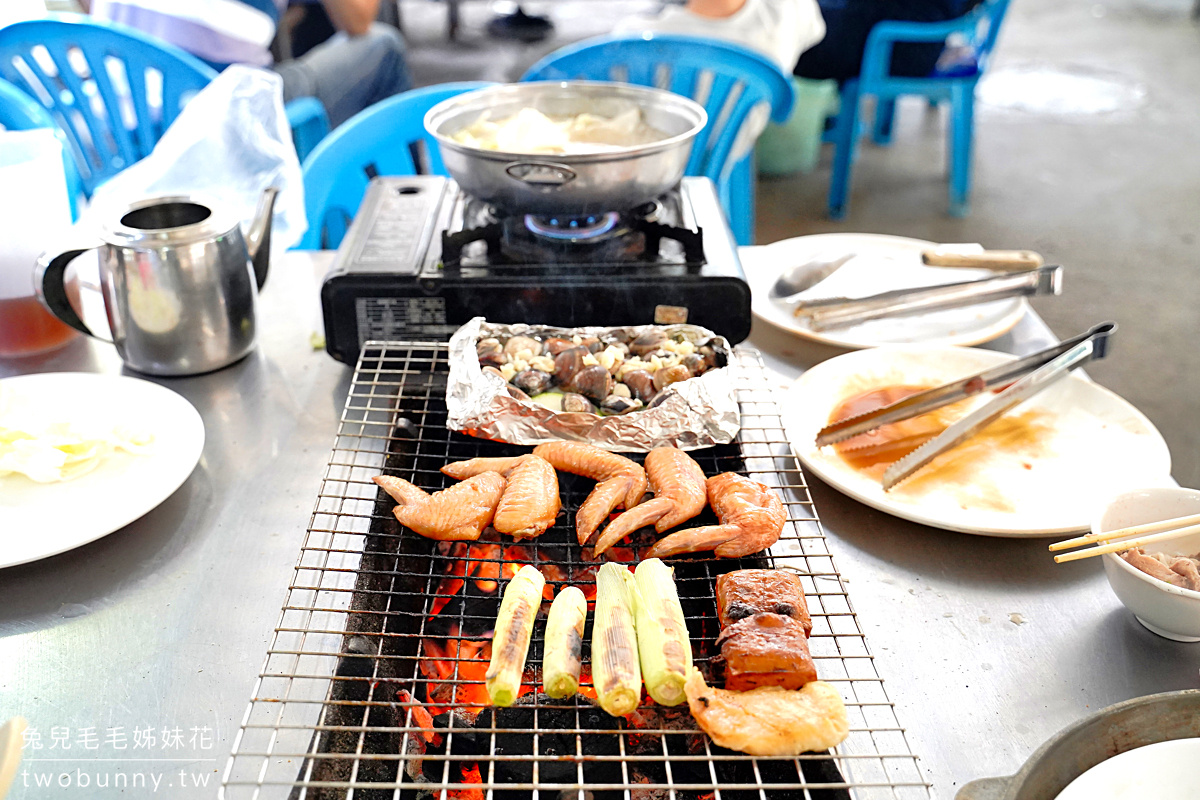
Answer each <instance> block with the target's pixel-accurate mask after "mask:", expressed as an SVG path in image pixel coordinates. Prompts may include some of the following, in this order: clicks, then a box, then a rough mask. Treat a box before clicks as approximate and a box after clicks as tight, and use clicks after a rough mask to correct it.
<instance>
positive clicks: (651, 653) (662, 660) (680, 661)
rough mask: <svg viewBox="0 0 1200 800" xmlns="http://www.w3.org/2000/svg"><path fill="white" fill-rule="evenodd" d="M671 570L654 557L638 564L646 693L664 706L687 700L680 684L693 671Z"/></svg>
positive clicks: (640, 641)
mask: <svg viewBox="0 0 1200 800" xmlns="http://www.w3.org/2000/svg"><path fill="white" fill-rule="evenodd" d="M673 573H674V570H672V569H671V568H670V567H668V566H667V565H666V564H664V563H663V562H662V561H661V560H659V559H657V558H648V559H646V560H645V561H643V562H641V563H640V564H638V565H637V569H636V570H635V571H634V578H635V580H636V581H637V588H638V603H637V636H638V653H639V654H640V657H641V665H642V676H643V677H644V679H645V681H646V693H647V694H649V695H650V696H651V697H653V698H654V700H655V701H656V702H658V703H661V704H662V705H664V706H677V705H679V704H680V703H682V702H683V701H684V700H686V699H687V694H686V693H685V692H684V690H683V685H684V684H685V683H686V682H687V678H688V675H689V674H690V673H691V670H692V640H691V639H690V638H689V637H688V630H687V623H686V622H684V619H683V606H681V605H680V604H679V593H678V592H677V591H676V590H675V578H674V574H673Z"/></svg>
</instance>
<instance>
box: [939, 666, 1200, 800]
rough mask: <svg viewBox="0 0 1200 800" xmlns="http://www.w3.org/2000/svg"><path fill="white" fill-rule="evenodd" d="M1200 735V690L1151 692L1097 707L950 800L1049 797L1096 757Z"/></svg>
mask: <svg viewBox="0 0 1200 800" xmlns="http://www.w3.org/2000/svg"><path fill="white" fill-rule="evenodd" d="M1197 736H1200V691H1197V690H1195V689H1188V690H1185V691H1181V692H1166V693H1164V694H1152V695H1149V696H1148V697H1135V698H1134V699H1132V700H1126V701H1125V702H1124V703H1117V704H1116V705H1114V706H1109V707H1108V708H1105V709H1102V710H1100V711H1097V712H1096V713H1095V714H1092V715H1091V716H1089V717H1086V718H1084V719H1081V720H1080V721H1079V722H1076V723H1075V724H1074V725H1072V726H1070V727H1068V728H1066V729H1065V730H1063V731H1062V732H1061V733H1059V734H1058V735H1056V736H1055V737H1054V738H1053V739H1051V740H1050V741H1048V742H1046V743H1045V744H1044V745H1042V746H1041V747H1040V748H1038V751H1037V752H1036V753H1034V754H1033V755H1032V756H1030V757H1029V760H1028V761H1026V762H1025V766H1023V767H1021V771H1020V772H1018V773H1017V774H1016V775H1010V776H1008V777H1006V778H983V779H982V780H977V781H971V782H970V783H968V784H967V785H966V786H963V787H962V788H961V789H959V790H958V794H956V795H955V800H1054V798H1056V797H1057V796H1058V795H1059V793H1060V792H1061V791H1062V790H1063V789H1065V788H1067V785H1068V784H1069V783H1070V782H1071V781H1073V780H1075V779H1076V778H1078V777H1079V776H1080V775H1082V774H1083V773H1085V772H1087V771H1088V770H1089V769H1091V768H1092V767H1094V766H1096V765H1097V764H1099V763H1100V762H1101V761H1105V760H1107V759H1110V758H1112V757H1113V756H1115V755H1117V754H1119V753H1124V752H1125V751H1127V750H1133V749H1135V748H1138V747H1143V746H1145V745H1148V744H1157V743H1158V742H1167V741H1171V740H1173V739H1188V738H1192V737H1197Z"/></svg>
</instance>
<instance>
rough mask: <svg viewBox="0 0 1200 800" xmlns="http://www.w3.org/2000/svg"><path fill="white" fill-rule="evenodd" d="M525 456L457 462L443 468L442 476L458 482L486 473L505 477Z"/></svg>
mask: <svg viewBox="0 0 1200 800" xmlns="http://www.w3.org/2000/svg"><path fill="white" fill-rule="evenodd" d="M522 458H525V456H503V457H501V458H472V459H470V460H468V461H455V462H453V463H451V464H447V465H446V466H444V467H442V474H443V475H449V476H450V477H451V478H454V480H456V481H465V480H466V479H467V478H474V477H475V476H476V475H482V474H483V473H485V472H499V473H500V474H501V475H503V474H504V473H505V472H507V471H508V470H510V469H512V468H513V467H514V466H516V463H517V462H518V461H520V460H521V459H522Z"/></svg>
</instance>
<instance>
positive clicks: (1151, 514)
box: [1092, 487, 1200, 642]
mask: <svg viewBox="0 0 1200 800" xmlns="http://www.w3.org/2000/svg"><path fill="white" fill-rule="evenodd" d="M1189 514H1200V491H1197V490H1195V489H1180V488H1175V487H1169V488H1156V489H1138V490H1136V491H1132V492H1126V493H1125V494H1122V495H1118V496H1117V498H1116V499H1114V500H1113V501H1112V502H1111V503H1109V504H1108V506H1106V507H1105V509H1104V510H1103V511H1102V512H1101V513H1100V515H1099V516H1098V517H1097V518H1096V520H1095V521H1094V522H1093V523H1092V531H1093V532H1095V533H1099V532H1101V531H1111V530H1115V529H1117V528H1125V527H1128V526H1130V525H1142V524H1145V523H1148V522H1157V521H1159V520H1164V519H1171V518H1173V517H1182V516H1186V515H1189ZM1147 549H1148V550H1150V551H1152V552H1153V551H1157V552H1163V553H1168V554H1174V555H1194V554H1195V553H1197V552H1200V533H1196V534H1192V535H1190V536H1184V537H1181V538H1179V539H1170V540H1168V541H1166V542H1163V543H1162V544H1160V545H1150V546H1149V547H1148V548H1147ZM1102 558H1103V559H1104V572H1105V574H1106V575H1108V583H1109V585H1110V586H1112V590H1113V591H1114V592H1116V594H1117V597H1118V598H1120V600H1121V602H1122V603H1124V604H1125V607H1126V608H1128V609H1129V610H1130V611H1132V612H1133V615H1134V616H1135V617H1137V621H1138V622H1140V623H1142V624H1143V625H1145V626H1146V627H1147V628H1148V629H1150V630H1151V631H1153V632H1154V633H1157V634H1158V635H1159V636H1164V637H1166V638H1168V639H1174V640H1175V641H1177V642H1200V592H1193V591H1190V590H1188V589H1181V588H1179V587H1178V586H1172V585H1171V584H1169V583H1166V582H1165V581H1160V580H1159V579H1158V578H1152V577H1150V576H1149V575H1147V574H1146V573H1144V572H1142V571H1141V570H1140V569H1136V568H1134V567H1132V566H1130V565H1129V564H1128V563H1127V562H1126V561H1125V559H1123V558H1121V557H1120V556H1118V555H1117V554H1116V553H1109V554H1108V555H1105V556H1102Z"/></svg>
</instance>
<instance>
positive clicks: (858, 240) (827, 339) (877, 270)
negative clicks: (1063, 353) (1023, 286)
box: [738, 233, 1029, 350]
mask: <svg viewBox="0 0 1200 800" xmlns="http://www.w3.org/2000/svg"><path fill="white" fill-rule="evenodd" d="M937 246H938V245H936V244H935V243H933V242H926V241H923V240H921V239H909V238H906V237H903V236H885V235H882V234H873V233H821V234H816V235H813V236H797V237H795V238H793V239H784V240H782V241H779V242H775V243H773V244H768V245H761V246H757V247H740V248H738V258H739V259H740V260H741V262H742V266H743V268H744V270H745V273H746V279H747V281H748V282H749V283H750V309H751V311H752V313H753V314H754V316H755V318H757V319H759V320H761V321H763V322H767V323H769V324H771V325H774V326H776V327H778V328H782V329H783V330H785V331H788V332H789V333H792V334H793V335H795V336H799V337H801V338H803V339H811V340H812V341H816V342H821V343H823V344H829V345H833V346H835V347H844V348H848V349H852V350H857V349H861V348H866V347H876V346H878V345H885V344H909V343H921V344H939V345H974V344H982V343H983V342H989V341H991V340H992V339H995V338H997V337H999V336H1003V335H1004V334H1005V333H1007V332H1008V331H1010V330H1012V328H1013V326H1015V325H1016V324H1017V323H1018V322H1020V321H1021V317H1023V316H1025V311H1026V309H1027V308H1028V307H1029V306H1028V303H1027V302H1026V301H1025V298H1023V297H1010V298H1006V299H1004V300H993V301H991V302H989V303H980V304H978V305H974V306H968V307H965V308H949V309H945V310H943V311H934V312H930V313H928V314H922V315H920V316H908V317H893V318H891V319H886V318H885V319H876V320H870V321H868V322H864V323H861V324H859V325H852V326H850V327H846V328H839V329H835V330H829V331H814V330H811V329H809V328H808V327H806V326H804V325H803V324H801V323H800V322H799V321H798V320H797V319H796V317H795V316H794V315H793V314H792V311H791V309H790V308H788V306H786V305H784V304H783V303H781V302H778V301H775V300H772V299H771V298H770V297H769V292H770V290H771V286H772V285H773V284H774V283H775V281H776V280H777V279H778V278H779V276H780V275H781V274H782V273H783V272H784V270H786V269H788V268H790V267H793V266H795V265H797V264H803V263H805V262H807V261H813V260H816V259H826V258H830V257H834V256H836V255H840V254H846V253H854V254H855V257H854V258H852V259H851V260H849V261H847V262H846V263H845V264H844V265H843V266H842V267H841V268H840V269H838V270H837V271H836V272H834V273H833V274H832V275H830V276H829V277H828V278H826V279H825V280H823V281H821V282H820V283H818V284H817V285H816V286H813V287H811V288H810V289H808V290H807V291H805V292H803V293H802V294H803V296H804V297H805V298H806V299H810V300H816V299H818V298H825V297H866V296H868V295H873V294H878V293H880V292H887V291H891V290H893V289H915V288H919V287H922V286H935V285H940V284H945V283H958V282H961V281H970V280H976V279H979V278H987V277H991V276H993V275H995V274H996V273H994V272H992V271H990V270H986V269H967V268H962V267H954V268H948V267H927V266H925V265H924V264H922V263H921V251H923V250H929V249H932V248H935V247H937Z"/></svg>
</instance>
